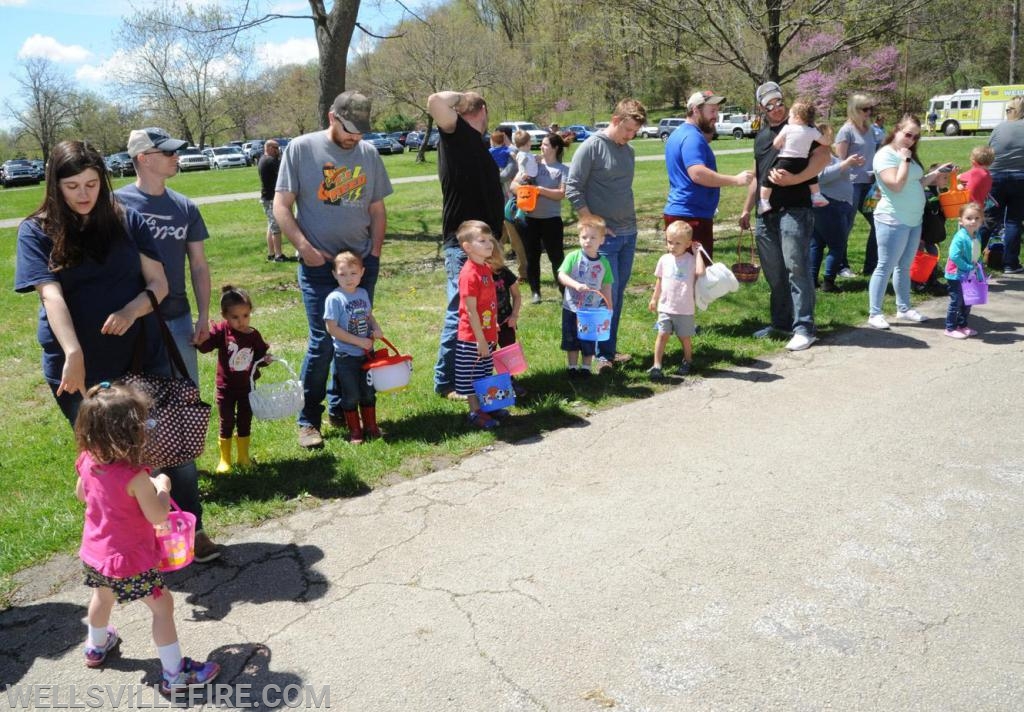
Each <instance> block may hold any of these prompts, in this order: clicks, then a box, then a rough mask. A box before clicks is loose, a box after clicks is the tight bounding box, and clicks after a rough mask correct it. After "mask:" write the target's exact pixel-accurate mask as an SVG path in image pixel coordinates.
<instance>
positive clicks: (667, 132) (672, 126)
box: [658, 117, 686, 141]
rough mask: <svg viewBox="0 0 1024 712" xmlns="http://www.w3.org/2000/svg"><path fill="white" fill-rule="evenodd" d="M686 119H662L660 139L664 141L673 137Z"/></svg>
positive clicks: (659, 123) (659, 130)
mask: <svg viewBox="0 0 1024 712" xmlns="http://www.w3.org/2000/svg"><path fill="white" fill-rule="evenodd" d="M685 121H686V119H680V118H678V117H671V118H668V119H662V120H661V121H659V122H658V138H660V139H661V140H662V141H666V140H668V137H669V136H671V135H672V132H673V131H675V130H676V129H677V128H679V126H681V125H682V124H683V123H684V122H685Z"/></svg>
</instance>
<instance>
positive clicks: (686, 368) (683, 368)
mask: <svg viewBox="0 0 1024 712" xmlns="http://www.w3.org/2000/svg"><path fill="white" fill-rule="evenodd" d="M676 375H677V376H689V375H690V362H689V361H683V362H682V363H681V364H679V368H677V369H676Z"/></svg>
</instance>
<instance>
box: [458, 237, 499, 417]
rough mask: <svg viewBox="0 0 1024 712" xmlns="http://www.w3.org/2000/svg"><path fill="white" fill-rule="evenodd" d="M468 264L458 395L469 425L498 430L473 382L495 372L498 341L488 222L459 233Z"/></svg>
mask: <svg viewBox="0 0 1024 712" xmlns="http://www.w3.org/2000/svg"><path fill="white" fill-rule="evenodd" d="M456 238H457V239H458V241H459V245H460V246H461V247H462V249H463V250H464V251H465V253H466V256H467V257H468V258H469V259H467V260H466V264H464V265H463V266H462V271H461V272H459V330H458V334H457V337H456V338H457V339H458V341H456V343H455V392H456V393H458V394H459V395H463V396H466V400H467V401H468V402H469V422H470V423H471V424H472V425H475V426H476V427H478V428H485V429H490V428H496V427H498V421H497V420H495V418H494V417H492V416H491V415H489V414H487V413H485V412H484V411H482V410H480V400H479V399H478V398H477V397H476V393H475V391H474V390H473V382H474V381H478V380H480V379H481V378H486V377H488V376H490V375H491V374H492V373H493V372H494V364H493V362H492V361H491V350H492V348H493V345H494V343H495V342H496V341H497V339H498V295H497V292H496V291H495V288H494V273H493V271H492V270H491V266H490V265H489V264H487V258H488V257H490V256H491V251H492V250H493V249H494V245H495V241H494V235H493V234H492V233H491V228H490V227H488V225H487V223H485V222H481V221H480V220H467V221H465V222H464V223H462V224H461V225H459V229H458V231H457V232H456Z"/></svg>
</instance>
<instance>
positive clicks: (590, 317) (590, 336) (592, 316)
mask: <svg viewBox="0 0 1024 712" xmlns="http://www.w3.org/2000/svg"><path fill="white" fill-rule="evenodd" d="M611 335H612V310H611V309H608V308H607V307H581V308H580V310H579V311H577V312H576V336H577V337H578V338H579V339H580V340H581V341H607V340H608V339H609V338H610V337H611Z"/></svg>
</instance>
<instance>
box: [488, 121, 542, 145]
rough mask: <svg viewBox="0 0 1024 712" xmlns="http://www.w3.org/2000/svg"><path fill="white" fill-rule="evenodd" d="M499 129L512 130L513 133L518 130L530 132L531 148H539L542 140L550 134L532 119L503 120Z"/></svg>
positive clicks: (506, 131) (507, 131)
mask: <svg viewBox="0 0 1024 712" xmlns="http://www.w3.org/2000/svg"><path fill="white" fill-rule="evenodd" d="M498 129H499V130H501V131H504V132H505V133H509V132H510V131H511V132H512V133H515V132H516V131H525V132H526V133H528V134H530V147H531V148H537V147H538V146H540V142H541V141H543V140H544V137H545V136H547V135H548V132H547V131H545V130H544V129H542V128H541V127H539V126H537V124H535V123H533V122H531V121H502V122H501V123H500V124H498Z"/></svg>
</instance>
